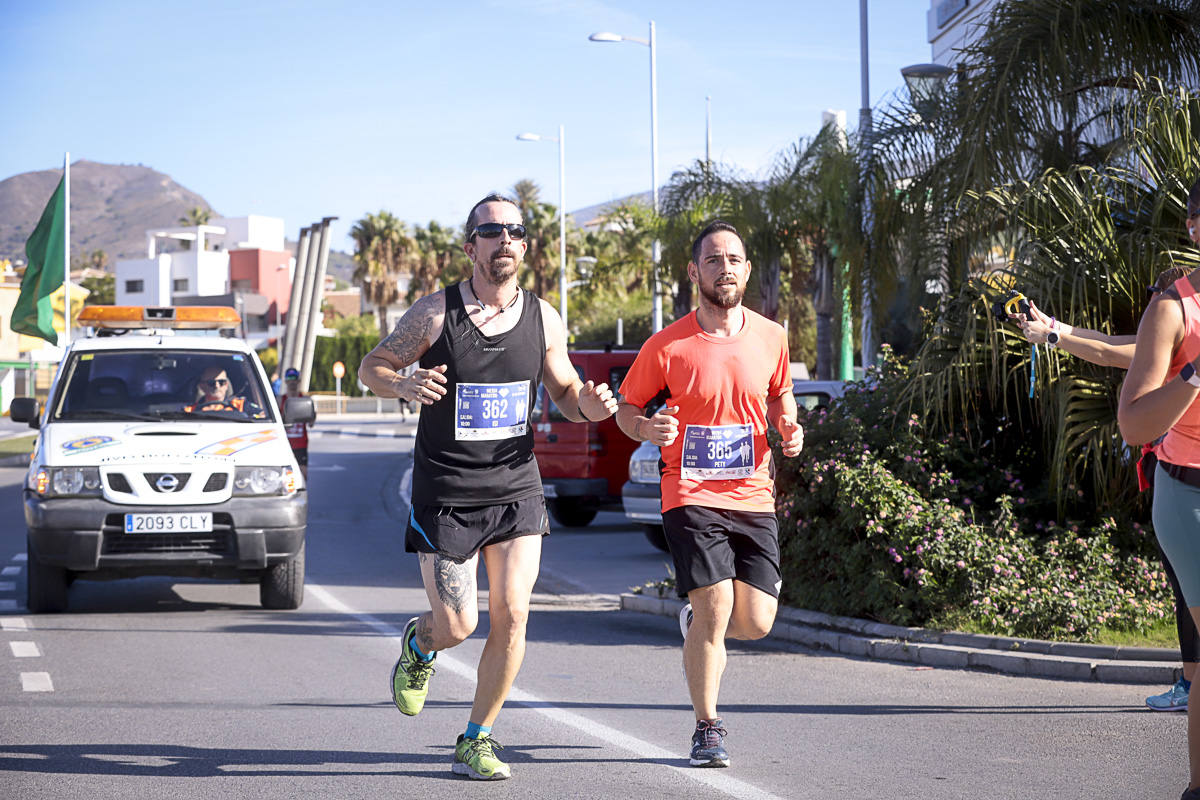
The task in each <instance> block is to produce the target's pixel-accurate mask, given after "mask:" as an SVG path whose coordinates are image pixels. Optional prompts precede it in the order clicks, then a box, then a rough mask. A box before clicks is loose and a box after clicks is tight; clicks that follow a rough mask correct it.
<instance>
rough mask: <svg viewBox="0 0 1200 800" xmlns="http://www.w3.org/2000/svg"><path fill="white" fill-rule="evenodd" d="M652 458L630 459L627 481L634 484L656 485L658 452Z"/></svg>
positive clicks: (657, 480)
mask: <svg viewBox="0 0 1200 800" xmlns="http://www.w3.org/2000/svg"><path fill="white" fill-rule="evenodd" d="M654 456H655V457H654V458H653V459H650V458H632V459H630V461H629V480H631V481H633V482H634V483H658V482H659V474H658V450H655V451H654Z"/></svg>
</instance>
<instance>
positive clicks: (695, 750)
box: [691, 717, 729, 767]
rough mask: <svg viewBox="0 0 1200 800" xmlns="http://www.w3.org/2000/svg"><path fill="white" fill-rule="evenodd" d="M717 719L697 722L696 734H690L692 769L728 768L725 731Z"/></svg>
mask: <svg viewBox="0 0 1200 800" xmlns="http://www.w3.org/2000/svg"><path fill="white" fill-rule="evenodd" d="M721 725H722V722H721V719H720V718H719V717H718V718H717V719H714V720H712V721H711V722H710V721H708V720H703V719H701V720H697V721H696V732H695V733H693V734H692V757H691V765H692V766H693V767H728V766H729V753H726V752H725V734H726V731H725V729H724V728H723V727H721Z"/></svg>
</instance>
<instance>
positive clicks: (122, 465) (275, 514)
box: [10, 306, 315, 613]
mask: <svg viewBox="0 0 1200 800" xmlns="http://www.w3.org/2000/svg"><path fill="white" fill-rule="evenodd" d="M239 322H240V319H239V318H238V315H237V313H236V312H235V311H234V310H233V309H231V308H225V307H202V306H192V307H183V306H181V307H178V308H170V307H168V308H151V307H141V306H89V307H87V308H84V309H83V311H82V312H81V313H80V315H79V324H80V325H81V326H87V327H89V328H91V329H92V332H91V335H89V336H86V337H84V338H80V339H77V340H75V341H73V342H71V344H70V345H69V346H68V347H67V349H66V353H65V355H64V356H63V360H62V362H61V364H60V365H59V368H58V372H57V373H56V374H55V377H54V382H53V384H52V385H51V387H50V393H49V396H48V398H47V404H46V407H45V409H39V408H38V402H37V401H36V400H34V399H33V398H28V397H25V398H16V399H14V400H13V402H12V405H11V406H10V415H11V417H12V419H13V420H15V421H18V422H28V423H29V425H30V427H32V428H37V429H38V430H39V433H38V437H37V442H36V445H35V449H34V452H33V456H32V460H31V463H30V465H29V473H28V476H27V477H26V481H25V488H24V501H25V503H24V504H25V524H26V527H27V528H28V558H29V562H28V573H29V574H28V590H29V593H28V607H29V610H30V611H31V612H35V613H37V612H44V611H63V610H65V609H66V607H67V595H68V587H69V586H70V584H71V582H72V581H73V580H74V579H76V578H95V579H108V578H120V577H134V576H139V575H178V576H202V577H214V578H238V577H240V578H245V577H252V578H257V579H258V582H259V587H260V600H261V602H262V605H263V607H265V608H297V607H299V605H300V603H301V602H302V601H303V599H304V534H305V528H306V526H307V521H308V493H307V491H306V490H305V485H304V480H303V477H302V476H301V474H300V469H299V467H298V466H297V464H296V460H295V458H294V457H293V456H292V449H291V447H290V446H289V444H288V439H287V434H286V432H285V430H284V424H285V423H296V422H312V421H313V420H314V419H315V414H314V412H313V406H312V401H311V399H309V398H295V399H293V400H292V402H290V403H288V408H287V411H288V414H287V418H286V419H284V418H283V417H281V415H280V413H279V408H278V406H277V405H276V402H275V397H274V394H273V393H272V392H271V389H270V384H269V383H268V381H267V378H266V375H265V373H264V372H263V368H262V364H260V363H259V360H258V357H257V355H255V353H254V351H253V350H252V349H250V347H249V346H248V345H247V344H246V343H245V342H244V341H242V340H240V339H234V338H228V337H227V336H222V335H221V331H222V330H228V329H232V328H234V327H236V326H237V324H238V323H239Z"/></svg>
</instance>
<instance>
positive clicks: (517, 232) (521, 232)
mask: <svg viewBox="0 0 1200 800" xmlns="http://www.w3.org/2000/svg"><path fill="white" fill-rule="evenodd" d="M502 231H508V237H509V238H510V239H518V240H519V239H524V238H525V226H524V225H522V224H520V223H515V224H511V225H505V224H504V223H503V222H485V223H483V224H482V225H476V226H475V230H473V231H471V235H470V236H469V237H467V238H468V239H474V238H475V237H476V236H478V237H480V238H481V239H495V238H497V237H499V236H500V233H501V232H502Z"/></svg>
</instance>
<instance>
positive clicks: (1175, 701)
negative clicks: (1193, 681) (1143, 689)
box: [1146, 678, 1188, 711]
mask: <svg viewBox="0 0 1200 800" xmlns="http://www.w3.org/2000/svg"><path fill="white" fill-rule="evenodd" d="M1146 706H1147V708H1150V709H1152V710H1154V711H1187V707H1188V687H1187V684H1186V682H1185V681H1184V679H1183V678H1180V679H1179V680H1177V681H1175V685H1174V686H1172V687H1171V688H1170V689H1167V690H1166V691H1165V692H1163V693H1162V694H1155V695H1151V696H1150V697H1147V698H1146Z"/></svg>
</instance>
